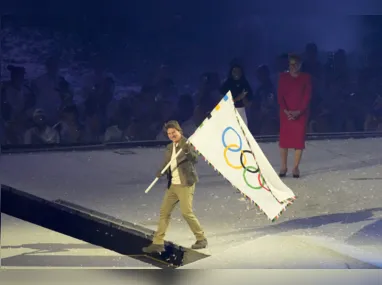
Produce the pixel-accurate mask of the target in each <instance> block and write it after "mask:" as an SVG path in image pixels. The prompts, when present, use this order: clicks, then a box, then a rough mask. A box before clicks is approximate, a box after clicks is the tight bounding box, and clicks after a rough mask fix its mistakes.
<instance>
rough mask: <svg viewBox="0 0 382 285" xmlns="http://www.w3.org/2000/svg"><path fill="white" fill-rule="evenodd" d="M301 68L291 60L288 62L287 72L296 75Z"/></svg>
mask: <svg viewBox="0 0 382 285" xmlns="http://www.w3.org/2000/svg"><path fill="white" fill-rule="evenodd" d="M300 68H301V63H300V62H298V61H297V60H294V59H291V60H289V72H290V73H293V74H295V73H298V72H299V71H300Z"/></svg>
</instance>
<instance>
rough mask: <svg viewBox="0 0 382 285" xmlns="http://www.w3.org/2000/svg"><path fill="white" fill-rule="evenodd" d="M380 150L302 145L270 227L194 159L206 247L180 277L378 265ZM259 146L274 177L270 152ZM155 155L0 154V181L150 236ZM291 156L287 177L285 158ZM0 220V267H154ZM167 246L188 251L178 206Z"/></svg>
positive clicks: (348, 143)
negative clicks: (191, 271)
mask: <svg viewBox="0 0 382 285" xmlns="http://www.w3.org/2000/svg"><path fill="white" fill-rule="evenodd" d="M381 145H382V139H378V138H373V139H349V140H332V141H309V142H308V143H307V149H306V152H305V153H304V157H303V161H302V165H301V176H302V177H301V178H300V179H297V180H296V179H293V178H291V177H287V178H285V183H286V184H287V185H288V186H289V187H290V188H291V189H292V190H293V191H294V193H295V194H296V195H297V196H298V199H297V200H296V201H295V203H294V204H293V205H291V206H290V207H288V208H287V210H286V212H284V213H283V214H282V215H281V217H280V218H279V220H277V221H276V222H274V223H271V222H270V221H269V220H268V219H267V217H266V216H265V215H264V214H263V213H261V212H260V211H259V210H258V209H257V208H256V207H255V206H254V205H251V204H250V203H248V202H246V201H243V200H242V199H240V198H241V196H240V195H239V194H238V193H236V191H235V190H234V189H233V188H232V187H231V186H230V184H229V183H228V182H227V181H225V180H224V178H223V177H221V176H219V175H218V174H217V173H216V172H215V171H214V170H213V169H212V168H211V167H210V166H208V165H207V164H206V163H205V162H204V161H202V158H200V159H199V163H198V166H197V171H198V173H199V177H200V183H199V184H198V185H197V189H196V193H195V198H194V208H195V213H196V214H197V216H198V218H199V220H200V222H201V224H202V226H203V227H204V229H205V231H206V234H207V236H208V238H209V248H208V249H206V250H203V253H204V254H206V255H211V256H209V257H207V258H204V259H202V260H200V261H196V262H192V263H190V264H187V265H185V266H184V267H180V268H185V269H186V268H216V269H219V268H284V269H289V268H296V269H300V268H310V269H315V268H377V267H379V264H381V263H382V258H380V259H379V260H377V259H375V256H382V239H381V237H380V235H381V233H382V219H381V218H382V207H381V206H380V205H381V201H382V192H381V186H382V175H381V173H382V151H381V150H382V147H381ZM260 146H261V148H262V149H263V151H264V153H265V154H266V156H267V157H268V159H269V160H270V162H271V163H272V165H273V166H274V167H275V169H276V171H278V170H279V164H278V163H279V152H278V147H277V144H276V143H261V144H260ZM163 151H164V149H163V148H133V149H124V150H120V151H116V150H103V151H102V150H96V151H84V152H81V151H75V152H46V153H31V154H11V155H8V154H3V155H1V156H0V179H1V183H2V184H5V185H8V186H11V187H14V188H16V189H19V190H21V191H25V192H27V193H30V194H33V195H36V196H38V197H41V198H44V199H47V200H57V199H62V200H66V201H69V202H72V203H75V204H78V205H81V206H83V207H86V208H90V209H93V210H96V211H98V212H102V213H105V214H107V215H110V216H113V217H115V218H118V219H121V220H124V221H129V222H131V223H135V224H137V225H141V226H143V227H146V228H148V229H151V230H155V229H156V223H157V220H158V214H159V207H160V204H161V200H162V197H163V194H164V188H165V185H166V181H165V180H164V179H163V180H161V181H160V182H159V183H158V184H157V185H156V186H155V187H154V188H153V189H152V190H151V191H150V192H149V193H148V194H145V193H144V191H145V189H146V187H147V186H148V185H149V184H150V183H151V182H152V180H153V179H154V175H155V173H156V171H157V170H158V167H159V166H160V165H161V163H162V159H163ZM289 157H290V163H289V165H290V166H289V168H290V169H291V168H292V167H291V166H292V158H293V157H292V154H290V155H289ZM1 218H2V220H1V258H2V259H1V264H2V266H5V267H21V268H25V267H28V268H34V267H39V266H44V267H80V266H81V267H84V268H109V267H112V268H156V267H154V266H152V265H150V264H147V263H145V262H140V261H137V260H134V259H132V258H130V257H127V256H124V255H122V254H118V253H116V252H113V251H110V250H106V249H104V248H102V247H97V246H93V245H91V244H88V243H85V242H83V241H81V240H77V239H74V238H71V237H69V236H65V235H62V234H59V233H56V232H53V231H50V230H47V229H44V228H42V227H39V226H36V225H33V224H30V223H27V222H24V221H21V220H19V219H15V218H13V217H10V216H8V215H5V214H2V215H1ZM166 239H167V240H169V241H172V242H174V243H176V244H178V245H182V246H184V247H190V246H191V244H192V243H193V242H194V238H193V236H192V233H191V231H190V230H189V229H188V226H187V225H186V223H185V222H184V221H183V220H182V218H181V215H180V213H179V210H178V207H177V209H176V210H175V212H174V215H173V217H172V223H171V225H170V229H169V232H168V235H167V236H166ZM322 239H324V241H323V242H322ZM332 242H333V244H336V243H337V244H341V245H343V246H344V250H339V249H340V248H341V246H339V245H335V246H332V248H330V244H331V243H332ZM126 243H128V241H127V240H126ZM353 249H354V250H355V251H357V252H358V255H357V254H356V255H354V254H353V253H351V251H352V250H353ZM296 253H298V254H296Z"/></svg>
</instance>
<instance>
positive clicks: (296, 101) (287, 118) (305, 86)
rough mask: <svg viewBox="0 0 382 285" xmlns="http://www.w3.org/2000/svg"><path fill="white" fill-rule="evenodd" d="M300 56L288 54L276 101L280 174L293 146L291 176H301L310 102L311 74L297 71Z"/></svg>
mask: <svg viewBox="0 0 382 285" xmlns="http://www.w3.org/2000/svg"><path fill="white" fill-rule="evenodd" d="M301 63H302V62H301V59H300V58H299V57H298V56H296V55H292V56H290V57H289V72H284V73H281V74H280V78H279V83H278V103H279V105H280V143H279V145H280V154H281V169H280V177H284V176H285V175H286V173H287V171H288V169H287V158H288V149H290V148H294V149H295V155H294V167H293V172H292V173H293V177H294V178H298V177H300V170H299V165H300V161H301V157H302V151H303V149H304V148H305V134H306V126H307V123H308V118H309V104H310V98H311V92H312V86H311V79H310V75H309V74H307V73H303V72H300V68H301Z"/></svg>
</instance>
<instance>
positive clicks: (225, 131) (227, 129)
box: [222, 127, 243, 152]
mask: <svg viewBox="0 0 382 285" xmlns="http://www.w3.org/2000/svg"><path fill="white" fill-rule="evenodd" d="M229 130H232V131H233V132H234V133H235V134H236V135H237V137H238V138H239V144H240V145H239V147H238V148H237V149H229V150H230V151H232V152H239V151H241V149H242V147H243V141H242V140H241V137H240V135H239V133H238V132H237V131H236V130H235V129H234V128H232V127H228V128H226V129H225V130H224V131H223V134H222V143H223V145H224V147H225V148H226V147H227V144H226V143H225V135H226V133H227V132H228V131H229Z"/></svg>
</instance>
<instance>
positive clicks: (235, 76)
mask: <svg viewBox="0 0 382 285" xmlns="http://www.w3.org/2000/svg"><path fill="white" fill-rule="evenodd" d="M242 75H243V73H242V71H241V69H240V68H239V67H235V68H234V69H232V77H233V79H234V80H239V79H240V78H241V76H242Z"/></svg>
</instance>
